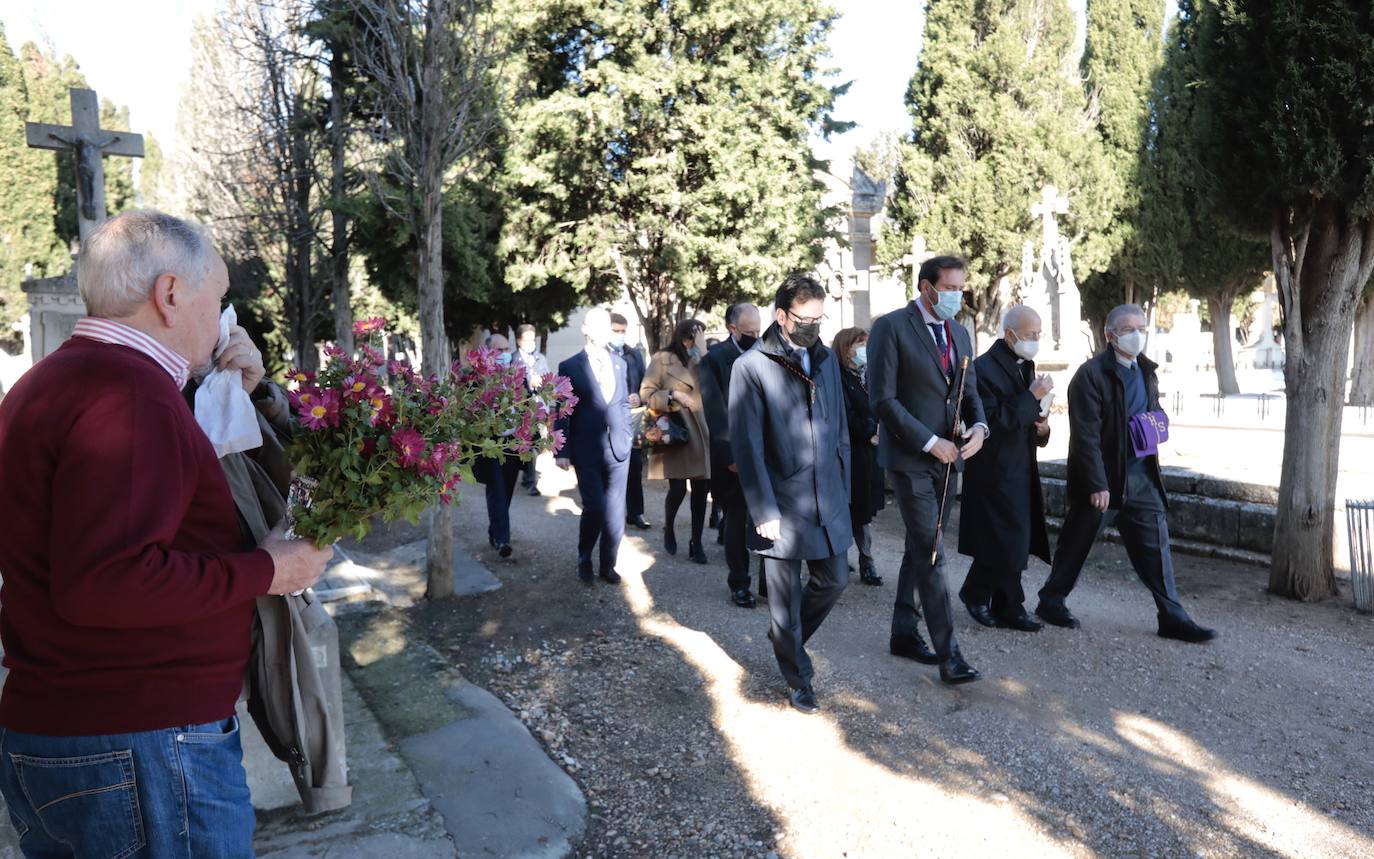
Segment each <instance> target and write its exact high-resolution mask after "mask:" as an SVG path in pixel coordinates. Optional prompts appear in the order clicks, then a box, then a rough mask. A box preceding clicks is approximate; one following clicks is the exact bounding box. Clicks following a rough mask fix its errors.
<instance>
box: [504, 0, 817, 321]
mask: <svg viewBox="0 0 1374 859" xmlns="http://www.w3.org/2000/svg"><path fill="white" fill-rule="evenodd" d="M501 8H502V9H503V13H502V17H503V19H504V20H506V21H508V22H509V23H510V25H511V27H512V30H513V39H514V42H515V45H516V50H515V51H514V54H513V65H514V66H515V67H514V68H512V69H511V70H510V72H511V77H512V79H514V80H519V81H525V82H528V84H527V86H526V87H525V89H524V90H523V91H521V92H519V93H518V94H517V96H518V101H517V104H516V106H515V108H514V110H513V112H512V114H511V116H510V119H509V122H508V124H507V133H508V134H507V138H508V141H509V145H508V147H507V148H506V152H505V159H506V160H505V164H506V170H505V172H504V174H503V177H502V178H503V181H502V192H503V194H504V196H505V197H506V199H507V200H509V206H510V208H509V211H508V214H507V220H506V224H507V227H506V230H505V233H504V236H503V239H502V248H503V250H504V252H505V253H506V255H507V260H508V266H507V278H508V280H509V281H510V283H511V284H512V286H514V287H515V289H516V290H517V292H519V291H525V290H530V289H540V288H545V287H549V286H553V287H554V288H556V289H561V288H562V287H561V286H559V285H560V284H564V285H568V286H570V287H571V288H572V289H573V290H574V291H575V292H576V293H577V294H580V295H582V296H584V298H585V300H586V301H587V302H595V301H600V300H605V299H607V298H609V297H611V296H613V295H615V294H616V293H618V292H619V291H620V290H622V289H624V290H625V291H626V292H627V293H628V294H629V297H630V300H631V302H632V303H633V304H634V307H635V310H636V312H637V314H638V315H639V318H640V320H641V322H642V323H643V324H644V327H645V329H646V332H647V333H648V339H649V342H650V345H651V347H655V348H656V347H657V346H658V345H659V344H661V343H664V342H666V341H667V339H668V338H669V335H670V332H671V329H672V326H673V324H674V323H675V322H677V321H678V320H679V319H681V318H682V317H684V316H686V315H688V314H689V313H690V312H692V311H695V310H699V309H702V308H712V307H715V306H718V305H721V304H724V303H727V302H730V301H735V300H740V299H744V298H753V299H755V300H758V299H762V298H764V297H766V296H767V295H769V294H771V292H772V291H773V290H774V289H775V288H776V286H777V284H778V282H779V281H780V280H781V279H782V277H783V276H784V274H785V273H786V272H788V271H789V270H792V269H798V268H809V267H810V266H811V265H813V264H814V263H815V262H816V261H818V260H819V258H820V254H821V243H822V240H823V238H824V237H825V236H826V235H828V233H829V227H828V226H827V223H826V218H827V215H828V214H829V213H827V212H825V211H823V210H822V208H821V206H820V199H821V190H822V188H821V184H820V183H819V181H818V180H817V178H816V176H815V171H816V169H817V167H818V166H819V165H818V164H817V162H816V161H815V159H814V158H813V157H812V155H811V152H810V147H809V137H810V135H811V133H812V132H813V130H817V129H821V130H825V129H832V130H833V129H834V128H835V127H836V126H835V124H834V123H833V122H832V120H831V119H830V110H831V106H832V104H833V102H834V97H835V90H833V89H832V88H831V87H830V86H828V85H827V84H826V82H825V80H824V75H823V72H824V67H823V66H824V60H825V41H824V40H825V36H826V34H827V32H828V31H829V28H830V24H831V21H832V19H833V16H834V12H833V11H832V10H831V9H830V8H829V7H827V6H825V5H824V4H823V3H821V2H819V0H770V2H766V3H760V2H757V0H715V2H711V3H709V4H706V3H676V2H674V3H614V4H607V3H601V2H598V0H548V2H538V3H529V2H523V0H505V2H503V4H502V6H501Z"/></svg>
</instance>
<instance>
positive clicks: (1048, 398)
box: [1040, 391, 1054, 418]
mask: <svg viewBox="0 0 1374 859" xmlns="http://www.w3.org/2000/svg"><path fill="white" fill-rule="evenodd" d="M1052 405H1054V391H1050V392H1049V393H1048V394H1046V395H1045V396H1043V397H1041V398H1040V417H1042V418H1047V417H1049V416H1050V406H1052Z"/></svg>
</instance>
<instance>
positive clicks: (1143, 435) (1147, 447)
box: [1127, 411, 1169, 458]
mask: <svg viewBox="0 0 1374 859" xmlns="http://www.w3.org/2000/svg"><path fill="white" fill-rule="evenodd" d="M1127 431H1128V432H1129V434H1130V436H1131V452H1132V453H1134V454H1135V455H1136V457H1137V458H1143V457H1146V456H1154V455H1156V454H1158V453H1159V446H1160V444H1162V443H1163V442H1166V441H1168V440H1169V416H1168V415H1166V414H1165V413H1164V412H1162V411H1156V412H1141V413H1140V414H1138V415H1132V416H1131V420H1130V421H1129V422H1128V424H1127Z"/></svg>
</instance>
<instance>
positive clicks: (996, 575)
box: [959, 558, 1026, 620]
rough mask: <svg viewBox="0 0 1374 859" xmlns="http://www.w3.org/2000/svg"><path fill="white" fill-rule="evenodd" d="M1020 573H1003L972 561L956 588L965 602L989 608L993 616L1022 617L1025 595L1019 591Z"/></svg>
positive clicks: (975, 560) (976, 560) (1018, 571)
mask: <svg viewBox="0 0 1374 859" xmlns="http://www.w3.org/2000/svg"><path fill="white" fill-rule="evenodd" d="M1021 572H1022V571H1021V570H1004V569H1002V568H1001V567H994V566H991V565H990V564H985V563H983V562H981V561H979V560H978V559H976V558H975V559H974V561H973V564H972V565H971V566H970V567H969V568H968V575H967V576H966V577H965V578H964V586H963V587H962V588H960V589H959V598H960V599H962V600H963V601H964V602H968V603H977V604H979V605H988V606H991V607H992V616H993V617H996V618H1000V619H1003V620H1005V619H1010V618H1014V617H1020V616H1021V615H1023V614H1025V612H1026V608H1025V602H1026V592H1025V591H1024V590H1022V588H1021Z"/></svg>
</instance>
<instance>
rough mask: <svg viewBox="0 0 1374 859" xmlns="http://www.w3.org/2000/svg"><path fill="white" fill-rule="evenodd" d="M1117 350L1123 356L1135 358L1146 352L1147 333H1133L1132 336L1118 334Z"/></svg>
mask: <svg viewBox="0 0 1374 859" xmlns="http://www.w3.org/2000/svg"><path fill="white" fill-rule="evenodd" d="M1116 348H1117V349H1118V350H1120V351H1121V354H1123V355H1125V356H1127V357H1129V358H1135V357H1136V356H1137V355H1139V354H1140V353H1141V352H1144V351H1145V332H1144V331H1132V332H1131V333H1130V334H1118V335H1117V337H1116Z"/></svg>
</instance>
